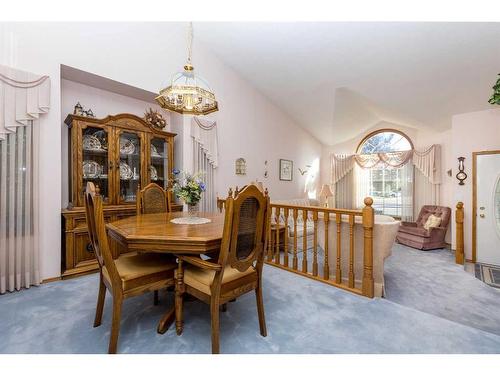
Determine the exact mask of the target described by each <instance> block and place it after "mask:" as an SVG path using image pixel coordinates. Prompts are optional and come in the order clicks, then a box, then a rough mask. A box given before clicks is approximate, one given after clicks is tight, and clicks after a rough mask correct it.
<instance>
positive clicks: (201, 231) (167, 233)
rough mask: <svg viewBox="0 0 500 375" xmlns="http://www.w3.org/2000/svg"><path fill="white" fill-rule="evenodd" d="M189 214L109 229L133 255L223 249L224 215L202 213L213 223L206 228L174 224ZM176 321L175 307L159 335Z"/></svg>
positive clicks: (144, 218) (141, 218)
mask: <svg viewBox="0 0 500 375" xmlns="http://www.w3.org/2000/svg"><path fill="white" fill-rule="evenodd" d="M187 216H188V213H187V212H171V213H159V214H145V215H138V216H130V217H127V218H125V219H121V220H117V221H113V222H110V223H108V224H107V225H106V228H107V230H108V236H109V237H110V238H111V239H112V240H114V241H116V242H118V243H119V244H120V245H121V246H122V247H124V248H126V249H128V250H129V251H149V252H161V253H169V254H174V255H175V254H189V255H201V254H214V253H216V252H217V251H218V250H219V249H220V245H221V241H222V232H223V230H224V215H223V214H218V213H208V212H199V213H198V214H197V216H198V217H203V218H207V219H210V220H211V221H210V223H206V224H174V223H172V222H171V220H172V219H174V218H179V217H187ZM174 319H175V306H173V307H172V308H171V309H169V310H168V311H167V313H166V314H165V315H164V316H163V317H162V318H161V320H160V322H159V324H158V329H157V331H158V333H165V332H166V331H167V330H168V327H169V326H170V325H171V324H172V323H173V321H174Z"/></svg>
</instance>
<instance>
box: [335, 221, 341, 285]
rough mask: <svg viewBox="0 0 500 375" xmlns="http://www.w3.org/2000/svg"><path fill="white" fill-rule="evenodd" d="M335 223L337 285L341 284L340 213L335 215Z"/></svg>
mask: <svg viewBox="0 0 500 375" xmlns="http://www.w3.org/2000/svg"><path fill="white" fill-rule="evenodd" d="M335 222H336V224H337V266H336V269H335V282H336V283H337V284H341V283H342V269H341V264H340V254H341V249H340V246H341V243H340V226H341V223H342V214H340V213H337V214H335Z"/></svg>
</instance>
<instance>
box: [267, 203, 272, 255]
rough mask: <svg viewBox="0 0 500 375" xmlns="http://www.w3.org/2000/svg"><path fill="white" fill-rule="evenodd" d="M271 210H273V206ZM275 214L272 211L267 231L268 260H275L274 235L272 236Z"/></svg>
mask: <svg viewBox="0 0 500 375" xmlns="http://www.w3.org/2000/svg"><path fill="white" fill-rule="evenodd" d="M271 210H273V209H272V208H271ZM272 221H273V216H272V212H271V215H269V226H268V232H267V238H268V240H267V261H268V262H271V261H272V260H273V236H272V231H271V226H272V225H273V223H272Z"/></svg>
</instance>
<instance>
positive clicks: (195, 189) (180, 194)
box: [172, 169, 205, 216]
mask: <svg viewBox="0 0 500 375" xmlns="http://www.w3.org/2000/svg"><path fill="white" fill-rule="evenodd" d="M173 175H174V178H173V181H172V191H173V192H174V194H175V196H176V197H177V198H179V199H180V200H181V201H183V202H184V203H185V204H186V205H187V207H188V215H189V216H196V214H197V212H198V203H199V202H200V200H201V195H202V193H203V192H204V191H205V184H204V183H203V181H202V179H201V176H202V173H201V172H196V173H194V174H190V173H188V172H181V171H179V170H178V169H174V170H173Z"/></svg>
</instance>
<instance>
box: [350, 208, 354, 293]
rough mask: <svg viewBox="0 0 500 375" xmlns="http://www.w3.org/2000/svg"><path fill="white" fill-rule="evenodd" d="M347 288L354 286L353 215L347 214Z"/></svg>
mask: <svg viewBox="0 0 500 375" xmlns="http://www.w3.org/2000/svg"><path fill="white" fill-rule="evenodd" d="M349 288H354V215H349Z"/></svg>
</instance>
